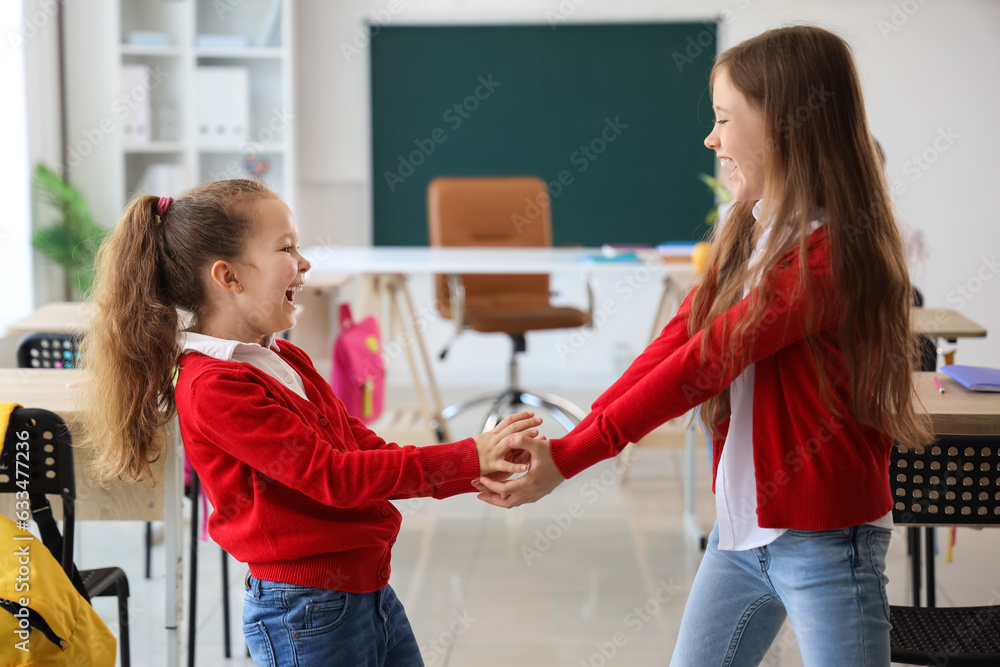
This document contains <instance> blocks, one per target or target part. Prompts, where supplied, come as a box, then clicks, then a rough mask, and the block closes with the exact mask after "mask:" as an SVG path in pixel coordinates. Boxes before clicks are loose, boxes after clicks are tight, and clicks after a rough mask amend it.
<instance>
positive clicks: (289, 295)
mask: <svg viewBox="0 0 1000 667" xmlns="http://www.w3.org/2000/svg"><path fill="white" fill-rule="evenodd" d="M303 289H304V285H303V284H302V283H299V284H298V285H292V286H291V287H289V288H288V289H286V290H285V300H286V301H288V303H290V304H292V305H293V306H294V305H295V293H296V292H301V291H302V290H303Z"/></svg>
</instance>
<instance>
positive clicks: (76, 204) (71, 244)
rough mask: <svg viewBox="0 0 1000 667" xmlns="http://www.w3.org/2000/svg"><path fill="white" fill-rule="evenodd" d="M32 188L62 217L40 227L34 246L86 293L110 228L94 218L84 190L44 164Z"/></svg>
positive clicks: (38, 198) (73, 284)
mask: <svg viewBox="0 0 1000 667" xmlns="http://www.w3.org/2000/svg"><path fill="white" fill-rule="evenodd" d="M33 191H34V194H35V197H36V198H37V200H38V201H39V202H41V203H43V204H45V205H47V206H50V207H52V208H53V209H55V210H56V211H58V213H59V220H58V221H56V222H53V223H52V224H50V225H48V226H46V227H42V228H40V229H38V230H37V231H36V232H35V233H34V235H33V237H32V245H33V246H34V247H35V249H36V250H38V251H39V252H41V253H42V254H43V255H45V256H46V257H48V258H49V259H51V260H52V261H54V262H56V263H57V264H59V265H60V266H62V267H63V268H64V269H66V272H67V276H68V278H69V281H70V284H71V285H72V286H73V288H74V289H76V290H77V292H78V293H79V294H85V293H86V292H87V291H88V290H89V288H90V285H91V284H92V282H93V273H94V257H95V255H96V254H97V249H98V248H99V247H100V245H101V243H102V242H103V240H104V238H105V237H106V236H107V234H108V230H106V229H105V228H103V227H101V226H100V225H98V224H97V223H96V222H95V221H94V219H93V217H92V216H91V214H90V206H89V205H88V204H87V200H86V198H85V197H84V196H83V193H81V192H80V190H79V189H77V188H76V187H75V186H74V185H72V184H71V183H67V182H66V181H64V180H63V178H62V176H61V175H60V174H58V173H57V172H55V171H53V170H52V169H50V168H49V167H48V166H46V165H45V164H43V163H39V164H38V165H37V166H36V167H35V175H34V179H33Z"/></svg>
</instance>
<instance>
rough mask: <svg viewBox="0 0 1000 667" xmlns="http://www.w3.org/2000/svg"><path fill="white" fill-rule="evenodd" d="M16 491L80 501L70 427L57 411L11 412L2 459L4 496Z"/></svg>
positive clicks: (0, 483)
mask: <svg viewBox="0 0 1000 667" xmlns="http://www.w3.org/2000/svg"><path fill="white" fill-rule="evenodd" d="M24 482H27V485H28V488H24ZM16 491H30V492H31V493H44V494H46V495H57V496H60V497H62V498H64V499H69V500H73V499H75V498H76V477H75V476H74V470H73V444H72V439H71V436H70V433H69V427H68V426H67V425H66V422H65V421H63V419H62V417H60V416H59V415H57V414H56V413H54V412H50V411H48V410H42V409H39V408H17V409H16V410H14V412H12V413H11V416H10V423H9V425H8V426H7V433H6V435H5V436H4V445H3V455H2V456H0V493H14V492H16Z"/></svg>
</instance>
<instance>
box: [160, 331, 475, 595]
mask: <svg viewBox="0 0 1000 667" xmlns="http://www.w3.org/2000/svg"><path fill="white" fill-rule="evenodd" d="M278 345H279V348H280V351H279V353H278V354H279V355H280V356H281V358H282V359H284V360H285V361H286V362H288V364H289V365H291V366H292V368H294V369H295V371H296V372H297V373H298V374H299V376H300V377H301V378H302V382H303V385H304V386H305V390H306V395H307V396H308V397H309V400H308V401H306V400H303V399H302V398H301V397H300V396H299V395H298V394H296V393H295V392H293V391H292V390H290V389H288V388H287V387H285V386H283V385H282V384H281V383H280V382H279V381H278V380H276V379H274V378H273V377H271V376H270V375H268V374H267V373H265V372H264V371H262V370H260V369H258V368H256V367H255V366H252V365H250V364H244V363H240V362H235V361H222V360H219V359H214V358H212V357H208V356H205V355H203V354H199V353H197V352H189V353H187V354H185V355H183V356H182V357H181V362H180V364H181V370H180V375H179V377H178V380H177V389H176V399H177V413H178V416H179V419H180V429H181V437H182V438H183V440H184V449H185V451H186V452H187V455H188V457H189V458H190V459H191V464H192V465H193V466H194V468H195V470H196V471H197V472H198V476H199V478H200V479H201V482H202V484H203V485H204V487H205V492H206V493H207V494H208V498H209V500H211V502H212V506H213V508H214V510H213V512H212V515H211V517H210V518H209V522H208V529H209V532H210V533H211V535H212V539H214V540H215V541H216V542H218V543H219V545H220V546H222V548H223V549H225V550H226V551H227V552H229V553H230V554H232V555H233V556H234V557H235V558H236V559H237V560H240V561H243V562H245V563H248V564H249V566H250V572H251V573H252V574H253V576H255V577H257V578H259V579H265V580H270V581H280V582H285V583H291V584H299V585H302V586H312V587H316V588H326V589H331V590H342V591H347V592H351V593H369V592H372V591H376V590H378V589H380V588H382V587H384V586H385V585H386V584H387V583H388V581H389V573H390V567H389V558H390V552H391V549H392V545H393V543H394V542H395V541H396V534H397V533H398V532H399V524H400V514H399V512H398V511H397V510H396V508H395V507H393V505H392V504H391V503H390V502H389V499H396V498H410V497H414V496H433V497H435V498H444V497H447V496H450V495H454V494H456V493H462V492H466V491H473V490H474V489H473V487H472V484H471V480H473V479H475V478H477V477H479V457H478V455H477V453H476V446H475V443H474V442H473V440H472V439H471V438H468V439H466V440H462V441H460V442H456V443H451V444H446V445H434V446H430V447H400V446H399V445H396V444H394V443H386V442H385V441H384V440H382V439H381V438H380V437H378V436H377V435H376V434H375V433H374V432H372V431H371V430H370V429H368V428H367V427H366V426H365V425H364V423H362V422H361V421H360V420H359V419H356V418H354V417H350V416H349V415H348V414H347V412H346V411H345V410H344V404H343V403H341V401H340V400H339V399H338V398H337V397H336V396H334V394H333V391H332V390H331V389H330V385H329V384H328V383H327V382H326V381H325V380H324V379H323V378H322V377H321V376H320V375H319V373H317V372H316V370H315V369H314V368H313V365H312V362H311V361H310V360H309V357H308V356H306V354H305V353H304V352H302V350H300V349H299V348H297V347H295V346H294V345H292V344H291V343H288V342H287V341H284V340H281V341H279V342H278Z"/></svg>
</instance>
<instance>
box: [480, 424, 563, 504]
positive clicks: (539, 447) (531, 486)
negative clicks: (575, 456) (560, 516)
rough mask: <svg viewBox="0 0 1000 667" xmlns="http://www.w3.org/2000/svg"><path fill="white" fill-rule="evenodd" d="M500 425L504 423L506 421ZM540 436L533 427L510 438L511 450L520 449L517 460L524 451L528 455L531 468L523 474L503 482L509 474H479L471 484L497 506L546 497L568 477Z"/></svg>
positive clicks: (484, 497)
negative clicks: (498, 475)
mask: <svg viewBox="0 0 1000 667" xmlns="http://www.w3.org/2000/svg"><path fill="white" fill-rule="evenodd" d="M515 416H516V415H515ZM508 419H509V417H508ZM505 421H506V420H505ZM500 426H503V422H501V424H500ZM500 426H498V427H497V428H500ZM537 435H538V432H537V431H535V430H534V429H532V431H526V432H523V433H517V434H515V435H512V436H510V437H509V438H507V440H508V441H509V443H510V450H509V451H512V452H518V456H519V457H520V458H519V459H518V462H520V460H521V458H524V453H525V452H526V453H527V454H528V456H529V457H530V465H529V468H530V469H529V470H528V472H526V473H525V474H524V475H522V476H521V477H518V478H517V479H513V480H510V481H509V482H508V481H504V480H505V479H506V477H507V476H505V477H504V478H503V479H496V478H495V477H493V476H492V475H490V476H483V477H480V478H479V479H478V480H476V481H474V482H473V483H472V485H473V486H474V487H476V488H477V489H479V499H480V500H482V501H484V502H487V503H489V504H490V505H496V506H497V507H506V508H511V507H517V506H518V505H523V504H524V503H533V502H535V501H536V500H538V499H540V498H543V497H545V496H547V495H548V494H549V493H551V492H552V491H553V490H554V489H555V488H556V487H557V486H559V485H560V484H562V483H563V481H564V480H565V479H566V478H565V477H563V476H562V473H560V472H559V469H558V468H557V467H556V464H555V461H553V460H552V452H551V451H550V449H549V442H548V440H546V439H545V438H544V437H542V438H538V437H536V436H537Z"/></svg>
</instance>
